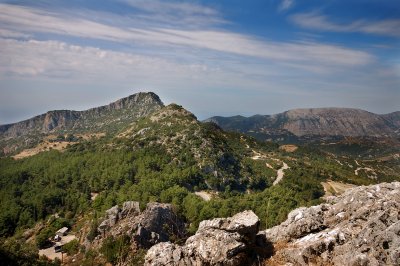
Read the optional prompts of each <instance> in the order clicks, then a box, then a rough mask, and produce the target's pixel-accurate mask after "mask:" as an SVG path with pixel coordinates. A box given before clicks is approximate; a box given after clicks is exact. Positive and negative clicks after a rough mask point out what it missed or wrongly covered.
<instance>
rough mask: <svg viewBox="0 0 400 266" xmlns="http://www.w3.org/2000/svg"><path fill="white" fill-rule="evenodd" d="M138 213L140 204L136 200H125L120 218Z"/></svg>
mask: <svg viewBox="0 0 400 266" xmlns="http://www.w3.org/2000/svg"><path fill="white" fill-rule="evenodd" d="M139 214H140V206H139V202H137V201H126V202H124V203H123V205H122V211H121V218H125V217H127V216H137V215H139Z"/></svg>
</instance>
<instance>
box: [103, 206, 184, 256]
mask: <svg viewBox="0 0 400 266" xmlns="http://www.w3.org/2000/svg"><path fill="white" fill-rule="evenodd" d="M97 230H98V231H99V233H100V235H99V236H98V237H97V238H96V241H98V242H101V241H102V240H103V239H104V238H106V237H107V236H113V237H117V236H121V235H123V234H127V235H129V236H130V237H131V240H132V241H131V242H132V243H134V244H135V245H136V246H138V247H142V248H149V247H151V246H152V245H154V244H157V243H159V242H163V241H168V240H169V238H170V236H171V235H176V236H179V235H180V234H184V233H185V227H184V223H183V222H182V221H180V220H179V218H178V217H177V216H176V214H175V212H174V211H173V209H172V205H171V204H163V203H157V202H152V203H148V204H147V207H146V209H145V210H144V211H143V212H141V211H140V208H139V203H138V202H134V201H127V202H124V204H123V206H122V209H121V208H119V207H118V206H114V207H112V208H110V209H108V210H107V211H106V215H105V219H104V220H103V222H102V223H101V224H100V225H99V227H98V229H97Z"/></svg>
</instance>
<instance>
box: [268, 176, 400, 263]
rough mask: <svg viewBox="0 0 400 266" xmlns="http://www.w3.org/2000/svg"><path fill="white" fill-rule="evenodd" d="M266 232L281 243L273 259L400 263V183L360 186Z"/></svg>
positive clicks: (300, 211) (299, 212) (292, 215)
mask: <svg viewBox="0 0 400 266" xmlns="http://www.w3.org/2000/svg"><path fill="white" fill-rule="evenodd" d="M263 234H264V235H265V236H266V238H267V239H269V240H271V241H272V242H274V244H275V248H276V250H275V254H274V256H272V258H270V259H269V261H270V262H271V264H272V263H276V262H279V263H280V264H285V263H293V264H295V265H310V264H312V265H326V264H329V265H400V248H399V247H400V182H394V183H390V184H388V183H382V184H379V185H374V186H367V187H365V186H362V187H356V188H354V189H351V190H349V191H346V192H345V193H344V194H342V195H341V196H338V197H330V198H329V204H322V205H319V206H315V207H311V208H299V209H297V210H294V211H292V212H291V213H290V214H289V215H288V219H287V220H286V221H285V222H283V223H282V224H281V225H278V226H276V227H273V228H271V229H268V230H266V231H264V232H263ZM282 243H286V244H284V245H282ZM282 246H283V247H282Z"/></svg>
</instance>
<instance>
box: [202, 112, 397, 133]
mask: <svg viewBox="0 0 400 266" xmlns="http://www.w3.org/2000/svg"><path fill="white" fill-rule="evenodd" d="M208 120H209V121H213V122H215V123H217V124H218V125H219V126H220V127H222V128H223V129H225V130H233V131H239V132H243V133H248V132H255V133H269V134H271V132H272V133H274V132H275V133H279V131H283V132H285V131H286V132H287V134H294V135H296V136H298V137H302V136H310V135H315V136H352V137H391V136H398V134H399V127H400V112H395V113H391V114H386V115H378V114H373V113H370V112H367V111H363V110H358V109H350V108H315V109H294V110H289V111H286V112H284V113H280V114H276V115H271V116H270V115H256V116H252V117H248V118H246V117H242V116H234V117H212V118H210V119H208Z"/></svg>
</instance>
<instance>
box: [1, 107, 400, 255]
mask: <svg viewBox="0 0 400 266" xmlns="http://www.w3.org/2000/svg"><path fill="white" fill-rule="evenodd" d="M254 154H259V155H262V156H261V157H260V158H259V159H254V158H252V157H253V156H254ZM339 160H340V161H339ZM282 161H284V162H286V163H287V164H288V165H289V167H290V168H289V169H287V170H285V177H284V178H283V180H282V181H281V182H280V183H279V184H277V185H275V186H273V185H272V183H273V181H274V178H275V176H276V170H277V169H279V168H280V167H281V166H282V164H281V162H282ZM363 163H364V166H371V167H375V168H376V169H377V170H376V171H378V170H379V169H380V168H379V167H381V168H382V169H386V168H388V167H386V168H385V167H384V166H379V165H378V164H376V162H363ZM266 164H268V165H269V167H266ZM390 164H393V161H390V160H389V162H388V163H387V165H386V166H393V165H390ZM357 165H358V162H355V160H354V159H352V158H351V157H337V156H336V155H334V154H331V153H328V152H326V151H323V150H322V151H321V150H320V149H318V148H316V147H313V146H309V147H300V148H299V149H298V150H297V151H296V152H285V151H283V150H280V149H279V146H278V145H277V144H274V143H268V142H258V141H257V140H255V139H253V138H251V137H246V136H242V135H240V134H237V133H228V132H224V131H222V130H221V129H220V128H218V127H217V126H216V125H214V124H211V123H205V124H202V123H199V122H198V121H197V120H196V118H195V117H194V116H193V115H192V114H190V113H188V112H187V111H185V110H184V109H182V108H181V107H179V106H176V105H173V106H170V107H168V108H167V109H166V114H165V113H163V112H160V113H156V114H155V115H153V116H152V117H146V118H142V119H139V121H137V122H136V123H135V124H133V125H132V127H131V128H130V129H129V130H127V131H124V132H121V133H120V134H119V135H117V136H114V137H113V136H110V135H109V136H106V137H103V138H100V139H92V140H79V143H77V144H74V145H71V146H69V147H68V148H67V149H66V150H65V151H63V152H60V151H55V150H52V151H47V152H42V153H40V154H37V155H35V156H31V157H27V158H24V159H20V160H14V159H12V158H9V157H8V158H1V159H0V236H1V237H10V236H13V235H14V236H18V235H21V234H20V233H21V232H22V231H24V230H25V229H27V228H32V227H34V226H35V224H36V223H37V222H39V221H46V226H45V228H43V229H41V230H39V232H38V233H37V235H36V244H37V246H38V247H43V246H46V241H47V239H48V238H49V237H51V236H52V235H54V232H55V231H56V230H57V229H59V228H60V227H62V226H69V227H70V226H71V225H74V224H75V223H76V222H77V219H78V218H82V217H84V216H85V215H87V214H90V215H91V217H95V218H96V216H97V213H104V211H105V210H106V209H109V208H110V207H112V206H114V205H115V204H121V203H123V202H124V201H128V200H134V201H139V202H140V203H141V206H142V207H143V206H145V204H146V203H147V202H151V201H159V202H166V203H172V204H173V205H174V206H175V208H176V210H177V212H178V214H179V215H180V216H181V217H182V218H183V219H184V220H186V222H187V223H188V224H190V228H189V231H190V232H194V230H195V229H196V227H197V226H198V223H199V222H200V221H202V220H204V219H209V218H213V217H226V216H230V215H233V214H235V213H237V212H239V211H242V210H245V209H251V210H253V211H255V213H256V214H257V215H258V216H259V217H260V219H261V221H262V227H271V226H273V225H276V224H278V223H280V222H282V221H283V220H285V218H286V216H287V214H288V212H289V211H290V210H292V209H294V208H296V207H298V206H306V205H312V204H317V203H319V202H320V198H321V196H322V195H323V194H324V191H323V187H322V186H321V182H322V181H326V180H327V179H331V180H337V181H344V182H349V183H355V184H369V183H374V182H382V181H391V180H394V179H398V175H396V174H395V173H394V172H391V171H388V170H387V169H386V170H385V171H383V170H382V172H380V173H379V174H380V175H379V180H374V179H370V178H368V176H367V175H366V174H365V173H363V172H362V171H361V172H360V174H359V175H355V174H354V168H355V167H357ZM271 168H272V169H271ZM389 168H390V167H389ZM200 190H208V191H211V192H212V193H214V195H216V194H217V193H218V195H217V196H216V197H214V198H213V199H212V200H210V201H204V200H203V199H201V198H200V197H198V196H196V195H195V194H194V193H193V192H195V191H200ZM93 193H96V195H97V194H98V195H97V197H96V198H95V199H94V198H93V197H92V196H93ZM56 213H57V217H59V218H55V216H54V214H56ZM92 222H93V226H92V227H91V229H90V232H89V238H90V239H89V240H93V238H94V237H95V235H96V230H95V229H96V225H97V222H96V220H93V221H92ZM116 243H117V244H118V245H117V246H120V247H121V248H119V249H118V250H117V251H116V250H114V248H115V244H116ZM125 246H126V240H125V239H123V238H116V239H108V240H107V241H106V242H105V244H104V245H103V247H102V249H101V250H100V252H101V253H102V254H103V255H104V256H105V257H106V258H107V260H108V261H110V262H115V261H116V260H117V259H119V257H118V256H117V257H115V255H116V253H118V252H120V253H121V254H122V255H123V256H126V254H125V253H126V250H125ZM9 249H10V248H9ZM67 249H68V252H69V253H71V254H74V253H76V252H77V250H78V249H79V245H78V243H77V242H76V241H75V242H73V243H71V244H70V245H69V246H67ZM122 255H121V256H122ZM87 256H88V258H87V260H88V261H90V258H92V257H90V254H89V255H88V254H87ZM137 259H138V260H141V259H142V257H140V256H139V257H138V258H137Z"/></svg>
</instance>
